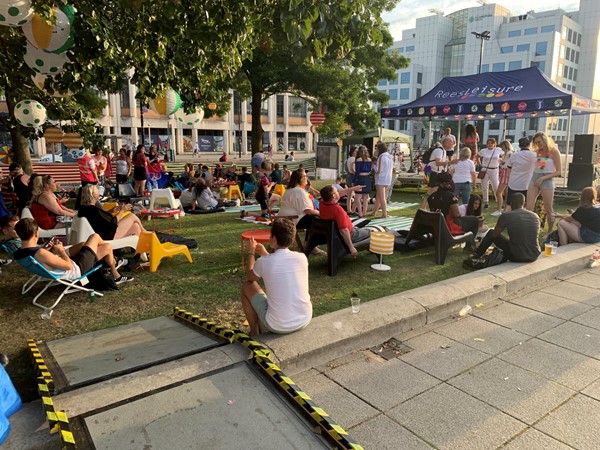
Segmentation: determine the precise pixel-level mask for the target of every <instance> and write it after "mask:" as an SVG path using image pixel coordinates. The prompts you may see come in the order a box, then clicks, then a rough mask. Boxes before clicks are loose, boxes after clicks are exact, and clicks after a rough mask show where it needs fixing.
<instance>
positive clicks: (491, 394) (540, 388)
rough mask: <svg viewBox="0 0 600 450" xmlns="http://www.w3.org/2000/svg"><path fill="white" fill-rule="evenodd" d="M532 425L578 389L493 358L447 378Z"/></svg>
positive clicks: (459, 386) (480, 398)
mask: <svg viewBox="0 0 600 450" xmlns="http://www.w3.org/2000/svg"><path fill="white" fill-rule="evenodd" d="M448 383H449V384H451V385H452V386H454V387H457V388H459V389H460V390H462V391H464V392H467V393H468V394H471V395H472V396H473V397H476V398H477V399H479V400H481V401H483V402H485V403H487V404H489V405H492V406H495V407H496V408H498V409H500V410H501V411H503V412H505V413H507V414H509V415H510V416H512V417H515V418H517V419H519V420H521V421H523V422H525V423H527V424H529V425H531V424H533V423H534V422H536V421H537V420H538V419H539V418H541V417H542V416H544V415H545V414H546V413H548V412H550V411H551V410H553V409H554V408H555V407H557V406H558V405H560V404H561V403H562V402H564V401H565V400H567V399H568V398H570V397H572V396H573V395H574V394H575V391H573V390H571V389H569V388H566V387H564V386H561V385H559V384H557V383H554V382H552V381H550V380H548V379H545V378H542V377H540V376H538V375H535V374H533V373H531V372H528V371H526V370H524V369H521V368H519V367H517V366H513V365H512V364H509V363H507V362H504V361H501V360H499V359H497V358H494V359H492V360H490V361H486V362H484V363H483V364H480V365H479V366H477V367H475V368H473V369H471V370H469V371H468V372H465V373H463V374H462V375H460V376H458V377H456V378H453V379H452V380H449V381H448Z"/></svg>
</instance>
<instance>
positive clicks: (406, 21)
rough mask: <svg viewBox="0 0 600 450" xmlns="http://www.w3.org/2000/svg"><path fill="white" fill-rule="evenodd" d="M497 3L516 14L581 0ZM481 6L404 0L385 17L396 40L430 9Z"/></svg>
mask: <svg viewBox="0 0 600 450" xmlns="http://www.w3.org/2000/svg"><path fill="white" fill-rule="evenodd" d="M598 1H599V2H600V0H598ZM489 3H497V4H499V5H501V6H503V7H505V8H507V9H508V10H510V11H511V13H512V14H513V15H515V16H517V15H520V14H524V13H526V12H528V11H531V10H533V11H548V10H552V9H556V8H562V9H564V10H565V11H577V10H578V9H579V0H497V1H492V0H490V1H489ZM477 6H480V5H479V3H477V1H476V0H402V1H401V2H400V3H399V4H398V6H396V8H395V9H394V10H393V11H392V12H389V13H386V14H384V16H383V19H384V20H385V21H386V22H388V23H389V24H390V26H389V28H390V32H391V33H392V36H394V40H395V41H398V40H400V39H402V30H406V29H408V28H414V26H415V22H416V19H417V18H418V17H425V16H430V15H431V14H432V13H430V12H429V10H430V9H439V10H441V11H443V12H444V15H448V14H450V13H453V12H455V11H459V10H461V9H465V8H472V7H477Z"/></svg>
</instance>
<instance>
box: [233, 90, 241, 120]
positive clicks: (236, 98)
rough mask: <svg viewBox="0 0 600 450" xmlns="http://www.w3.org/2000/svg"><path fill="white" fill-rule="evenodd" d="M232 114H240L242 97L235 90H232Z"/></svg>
mask: <svg viewBox="0 0 600 450" xmlns="http://www.w3.org/2000/svg"><path fill="white" fill-rule="evenodd" d="M233 114H235V115H236V116H239V115H240V114H242V98H241V97H240V94H238V93H237V91H234V92H233Z"/></svg>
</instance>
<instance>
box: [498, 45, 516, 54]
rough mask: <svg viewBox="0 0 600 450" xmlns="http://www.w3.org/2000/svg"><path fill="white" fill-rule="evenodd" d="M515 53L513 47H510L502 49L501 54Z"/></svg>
mask: <svg viewBox="0 0 600 450" xmlns="http://www.w3.org/2000/svg"><path fill="white" fill-rule="evenodd" d="M512 52H513V46H512V45H509V46H506V47H500V53H512Z"/></svg>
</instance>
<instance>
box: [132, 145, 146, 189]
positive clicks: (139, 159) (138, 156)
mask: <svg viewBox="0 0 600 450" xmlns="http://www.w3.org/2000/svg"><path fill="white" fill-rule="evenodd" d="M147 167H148V157H147V156H146V147H144V146H143V145H142V144H140V145H138V146H137V149H136V151H135V153H134V154H133V188H134V189H135V192H136V194H137V195H139V196H142V195H144V190H145V189H146V180H147V179H148V171H147Z"/></svg>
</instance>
